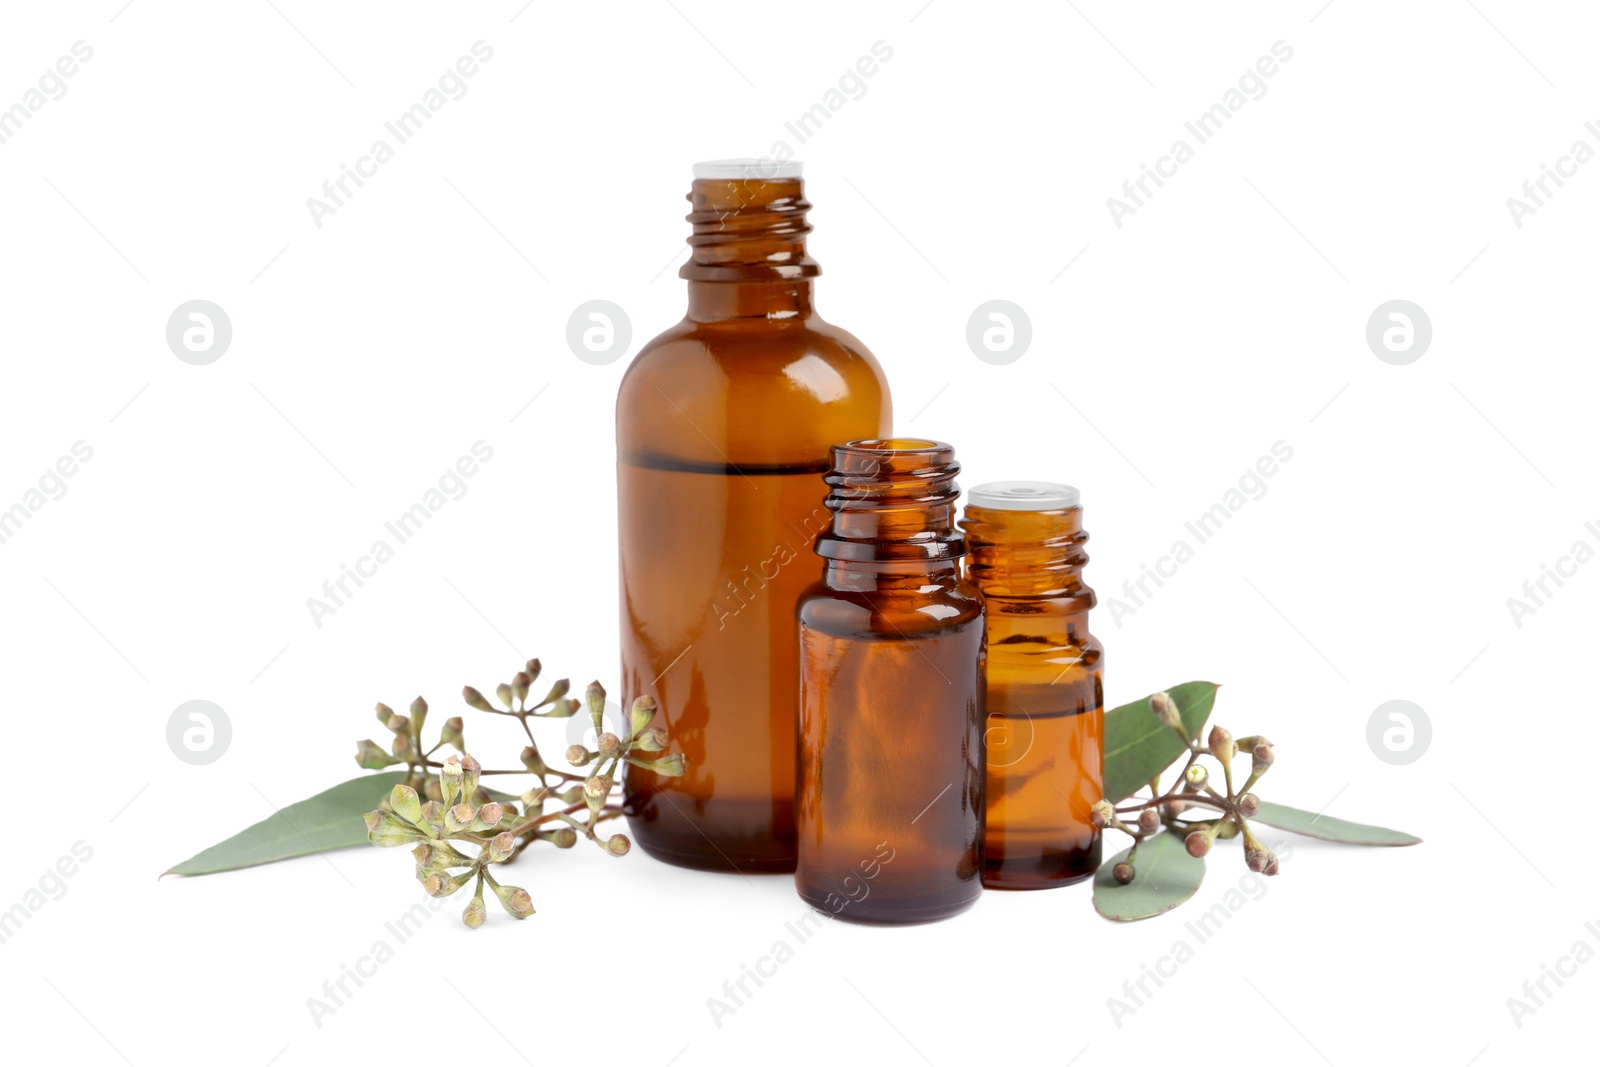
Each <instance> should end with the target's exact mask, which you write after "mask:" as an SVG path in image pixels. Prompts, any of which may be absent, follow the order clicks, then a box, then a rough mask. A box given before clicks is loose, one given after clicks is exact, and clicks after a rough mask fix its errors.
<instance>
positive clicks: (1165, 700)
mask: <svg viewBox="0 0 1600 1067" xmlns="http://www.w3.org/2000/svg"><path fill="white" fill-rule="evenodd" d="M1150 710H1151V711H1153V712H1155V714H1156V718H1158V719H1160V720H1161V722H1162V723H1163V724H1164V725H1166V726H1169V727H1171V728H1172V729H1174V730H1176V731H1178V733H1179V734H1184V729H1183V718H1182V717H1181V716H1180V715H1179V714H1178V704H1177V701H1175V700H1173V699H1172V696H1171V694H1169V693H1167V692H1166V691H1164V690H1163V691H1162V692H1160V693H1154V694H1151V697H1150ZM1184 736H1185V737H1187V735H1186V734H1184Z"/></svg>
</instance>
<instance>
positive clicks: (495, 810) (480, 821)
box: [472, 800, 505, 833]
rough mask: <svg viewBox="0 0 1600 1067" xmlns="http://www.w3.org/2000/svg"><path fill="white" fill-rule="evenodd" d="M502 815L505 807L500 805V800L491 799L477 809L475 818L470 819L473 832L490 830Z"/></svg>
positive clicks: (496, 824)
mask: <svg viewBox="0 0 1600 1067" xmlns="http://www.w3.org/2000/svg"><path fill="white" fill-rule="evenodd" d="M504 817H505V809H504V808H503V807H501V805H500V802H499V801H497V800H491V801H489V803H487V804H485V805H484V806H483V807H481V808H479V809H478V815H477V818H475V819H473V820H472V829H473V831H474V832H480V833H481V832H482V831H484V830H492V829H494V828H495V827H496V826H499V825H500V820H501V819H502V818H504Z"/></svg>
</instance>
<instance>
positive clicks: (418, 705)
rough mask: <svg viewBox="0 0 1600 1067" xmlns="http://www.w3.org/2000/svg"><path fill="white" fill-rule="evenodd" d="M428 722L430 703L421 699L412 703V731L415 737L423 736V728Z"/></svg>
mask: <svg viewBox="0 0 1600 1067" xmlns="http://www.w3.org/2000/svg"><path fill="white" fill-rule="evenodd" d="M427 721H428V702H427V701H426V700H423V699H422V698H421V697H418V698H417V699H415V700H413V701H412V702H411V730H412V733H413V735H414V736H416V737H421V736H422V726H423V724H424V723H425V722H427Z"/></svg>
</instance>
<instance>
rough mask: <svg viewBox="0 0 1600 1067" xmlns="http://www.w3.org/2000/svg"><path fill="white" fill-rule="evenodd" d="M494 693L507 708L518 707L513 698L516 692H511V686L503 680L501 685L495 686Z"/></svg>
mask: <svg viewBox="0 0 1600 1067" xmlns="http://www.w3.org/2000/svg"><path fill="white" fill-rule="evenodd" d="M494 695H495V698H496V699H497V700H499V701H500V703H502V704H504V705H505V706H506V707H507V708H514V707H516V705H515V704H513V703H512V698H513V697H514V696H515V694H513V693H512V692H511V687H510V686H509V685H507V684H506V683H504V682H501V683H500V684H499V685H497V686H495V687H494Z"/></svg>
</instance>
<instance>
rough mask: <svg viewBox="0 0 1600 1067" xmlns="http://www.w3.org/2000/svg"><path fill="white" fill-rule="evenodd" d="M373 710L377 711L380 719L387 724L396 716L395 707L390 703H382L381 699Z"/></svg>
mask: <svg viewBox="0 0 1600 1067" xmlns="http://www.w3.org/2000/svg"><path fill="white" fill-rule="evenodd" d="M372 710H373V711H374V712H376V713H377V716H378V721H379V722H381V723H383V725H385V726H388V725H389V720H390V719H392V718H394V709H393V708H391V707H390V706H389V705H387V704H384V703H382V702H381V701H380V702H379V703H378V705H377V707H375V708H373V709H372Z"/></svg>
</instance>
